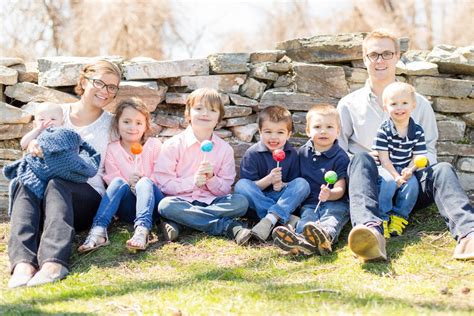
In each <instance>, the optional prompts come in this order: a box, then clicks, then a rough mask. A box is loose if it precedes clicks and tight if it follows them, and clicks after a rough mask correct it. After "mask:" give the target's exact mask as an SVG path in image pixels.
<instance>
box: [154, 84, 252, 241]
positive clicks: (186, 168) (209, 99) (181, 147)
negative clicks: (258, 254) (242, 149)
mask: <svg viewBox="0 0 474 316" xmlns="http://www.w3.org/2000/svg"><path fill="white" fill-rule="evenodd" d="M223 116H224V105H223V103H222V100H221V98H220V96H219V94H218V93H217V91H215V90H213V89H206V88H202V89H198V90H195V91H194V92H193V93H191V94H190V95H189V97H188V100H187V101H186V109H185V118H186V120H187V121H188V122H189V126H188V127H187V128H186V130H185V131H183V132H182V133H180V134H178V135H176V136H174V137H172V138H171V139H169V140H167V141H166V142H165V143H164V144H163V147H162V149H161V153H160V162H159V164H158V166H157V169H156V171H157V174H156V176H155V178H156V179H157V180H158V184H159V186H160V188H161V190H162V191H163V193H164V194H165V195H168V197H165V198H164V199H163V200H161V202H160V203H159V205H158V212H159V214H160V215H161V216H162V223H161V227H162V229H163V233H164V235H165V238H166V239H167V240H169V241H173V240H176V239H177V238H178V235H179V228H180V227H179V225H184V226H186V227H189V228H193V229H196V230H199V231H203V232H206V233H208V234H210V235H227V236H228V237H229V238H233V239H234V240H235V241H236V242H237V243H238V244H244V243H246V242H247V241H248V239H249V238H250V230H249V229H247V228H244V227H243V225H242V223H241V222H239V221H236V220H235V218H237V217H240V216H243V215H244V214H245V213H246V211H247V207H248V201H247V199H246V198H245V197H244V196H242V195H239V194H230V191H231V185H232V183H233V182H234V178H235V161H234V150H233V149H232V147H231V146H230V145H229V144H228V143H226V142H225V141H224V140H222V139H221V138H220V137H219V136H217V135H215V134H214V128H215V127H216V125H217V123H219V121H221V120H222V118H223ZM206 140H208V141H211V142H212V145H213V148H212V151H211V152H208V153H204V152H203V151H202V150H201V143H202V142H204V141H206Z"/></svg>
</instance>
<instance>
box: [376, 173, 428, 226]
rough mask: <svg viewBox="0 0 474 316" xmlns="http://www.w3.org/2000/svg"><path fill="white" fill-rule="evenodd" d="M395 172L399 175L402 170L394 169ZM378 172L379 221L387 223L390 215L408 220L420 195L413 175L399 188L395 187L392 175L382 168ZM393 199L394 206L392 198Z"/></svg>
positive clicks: (418, 186)
mask: <svg viewBox="0 0 474 316" xmlns="http://www.w3.org/2000/svg"><path fill="white" fill-rule="evenodd" d="M395 169H396V170H397V172H398V173H399V174H401V172H402V169H403V168H400V167H395ZM378 170H379V178H378V180H379V186H380V189H379V209H380V215H381V216H382V217H381V219H382V220H384V221H388V219H389V215H390V214H395V215H397V216H400V217H403V218H404V219H408V215H410V213H411V211H412V210H413V207H414V206H415V204H416V200H417V198H418V194H419V193H420V185H419V183H418V179H417V178H416V176H415V175H412V176H411V177H410V178H409V179H408V181H407V182H406V183H405V184H403V185H402V186H401V187H397V182H396V181H395V179H394V178H393V177H392V175H391V174H390V173H389V172H388V171H387V169H385V168H384V167H382V166H379V167H378ZM394 197H395V204H394V203H393V198H394Z"/></svg>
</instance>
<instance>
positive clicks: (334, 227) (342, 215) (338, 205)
mask: <svg viewBox="0 0 474 316" xmlns="http://www.w3.org/2000/svg"><path fill="white" fill-rule="evenodd" d="M315 209H316V205H315V204H305V205H303V206H302V207H301V219H300V220H299V221H298V224H296V233H297V234H301V233H303V228H304V226H305V225H306V224H307V223H309V222H317V221H319V223H320V225H321V227H322V228H323V229H324V230H325V231H326V232H327V233H328V234H329V235H330V236H331V241H332V242H333V243H334V242H336V241H337V238H338V237H339V234H340V233H341V230H342V228H343V227H344V225H346V223H347V222H348V221H349V202H348V201H347V199H345V198H343V199H340V200H337V201H326V202H321V204H320V205H319V208H318V210H317V212H315Z"/></svg>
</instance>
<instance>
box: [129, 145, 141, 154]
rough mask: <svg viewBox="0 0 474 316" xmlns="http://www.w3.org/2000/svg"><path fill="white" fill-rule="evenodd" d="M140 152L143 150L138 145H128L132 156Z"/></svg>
mask: <svg viewBox="0 0 474 316" xmlns="http://www.w3.org/2000/svg"><path fill="white" fill-rule="evenodd" d="M142 150H143V147H142V145H140V144H139V143H133V144H132V145H130V151H131V152H132V154H134V155H139V154H141V153H142Z"/></svg>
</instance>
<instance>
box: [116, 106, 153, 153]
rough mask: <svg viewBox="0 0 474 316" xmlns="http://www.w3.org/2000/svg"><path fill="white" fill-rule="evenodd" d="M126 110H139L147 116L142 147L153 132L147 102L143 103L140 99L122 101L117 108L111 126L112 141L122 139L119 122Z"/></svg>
mask: <svg viewBox="0 0 474 316" xmlns="http://www.w3.org/2000/svg"><path fill="white" fill-rule="evenodd" d="M126 108H132V109H134V110H137V111H138V112H140V113H141V114H143V115H144V116H145V126H146V128H145V133H143V136H142V139H141V140H140V141H141V143H142V145H143V144H144V143H145V141H146V140H147V138H148V135H149V134H150V132H151V115H150V112H149V111H148V108H147V107H146V104H145V102H143V101H142V100H141V99H140V98H128V99H124V100H122V101H120V102H119V103H118V104H117V106H116V107H115V111H114V118H113V120H112V124H111V126H110V134H111V138H112V139H120V133H119V130H118V125H119V120H120V117H121V116H122V113H123V111H124V110H125V109H126Z"/></svg>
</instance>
